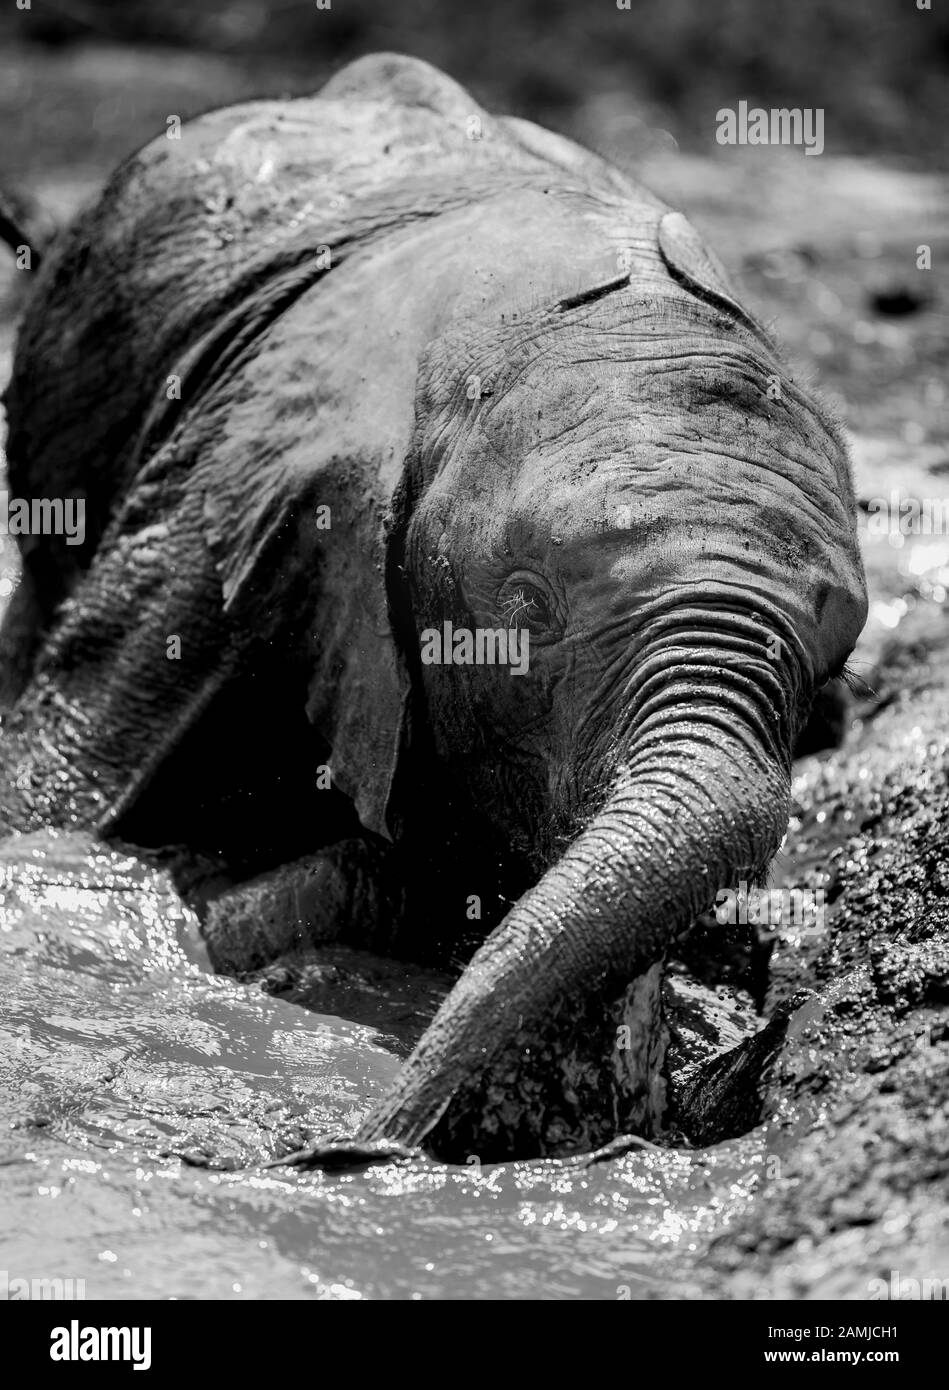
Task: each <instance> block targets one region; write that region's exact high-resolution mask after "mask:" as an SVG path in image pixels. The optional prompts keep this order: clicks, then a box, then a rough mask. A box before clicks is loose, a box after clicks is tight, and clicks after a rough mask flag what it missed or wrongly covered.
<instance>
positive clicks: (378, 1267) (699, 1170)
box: [0, 834, 768, 1299]
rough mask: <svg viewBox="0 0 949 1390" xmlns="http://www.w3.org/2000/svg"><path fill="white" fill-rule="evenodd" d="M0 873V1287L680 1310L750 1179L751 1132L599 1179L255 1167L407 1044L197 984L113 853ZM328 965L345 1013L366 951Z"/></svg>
mask: <svg viewBox="0 0 949 1390" xmlns="http://www.w3.org/2000/svg"><path fill="white" fill-rule="evenodd" d="M0 862H2V868H3V875H2V877H3V891H2V909H0V951H2V954H3V963H2V971H0V1019H2V1024H0V1108H2V1113H3V1116H4V1127H3V1131H2V1138H0V1232H2V1258H0V1268H5V1269H6V1270H8V1271H9V1272H10V1274H11V1275H12V1274H16V1275H20V1276H25V1277H46V1278H49V1277H62V1278H83V1279H84V1280H85V1281H86V1294H87V1296H88V1297H109V1298H129V1297H131V1298H139V1297H147V1296H157V1297H170V1296H173V1297H178V1298H183V1297H214V1298H259V1297H288V1298H297V1297H300V1298H306V1297H317V1298H330V1299H332V1298H366V1297H397V1298H413V1297H414V1298H426V1297H434V1296H438V1297H448V1298H451V1297H458V1298H461V1297H469V1298H470V1297H485V1298H487V1297H510V1298H529V1297H534V1298H537V1297H545V1298H549V1297H577V1296H584V1297H593V1298H617V1297H633V1298H636V1297H642V1296H644V1295H649V1294H653V1295H655V1294H659V1295H661V1296H665V1297H681V1296H689V1295H691V1296H697V1295H699V1294H700V1293H701V1292H702V1291H703V1280H702V1278H701V1277H700V1275H699V1274H698V1273H697V1267H696V1266H697V1256H699V1255H701V1253H702V1251H703V1250H704V1249H705V1247H706V1245H707V1242H708V1240H709V1237H710V1235H711V1234H712V1233H713V1232H715V1231H717V1230H719V1229H720V1228H721V1224H722V1221H723V1219H727V1217H728V1216H729V1214H737V1213H739V1212H741V1211H743V1210H744V1209H745V1208H746V1207H747V1205H748V1203H749V1201H750V1199H751V1196H752V1194H753V1192H754V1190H755V1188H756V1185H757V1183H758V1181H759V1178H760V1174H761V1171H762V1168H763V1166H764V1165H765V1164H766V1162H767V1158H766V1155H767V1152H768V1143H767V1141H766V1136H765V1132H764V1131H761V1132H760V1133H759V1134H757V1135H755V1136H752V1137H750V1138H747V1139H745V1140H742V1141H739V1142H737V1143H733V1144H729V1145H724V1146H721V1147H720V1149H719V1150H718V1151H716V1152H715V1153H709V1154H707V1155H692V1156H687V1155H684V1154H676V1153H674V1152H669V1151H667V1152H662V1151H658V1150H651V1149H642V1150H640V1151H638V1152H635V1153H631V1154H628V1155H626V1156H624V1157H621V1158H618V1159H613V1160H611V1161H608V1162H602V1163H597V1164H593V1165H591V1166H584V1165H583V1164H581V1163H575V1164H571V1163H554V1162H548V1163H531V1164H511V1165H501V1166H497V1167H492V1168H485V1169H484V1170H479V1169H477V1168H475V1167H474V1166H472V1167H471V1168H467V1169H466V1168H453V1169H448V1168H445V1167H442V1166H439V1165H435V1164H429V1163H425V1162H418V1163H410V1164H398V1165H397V1164H387V1165H383V1166H379V1167H375V1168H371V1169H367V1170H362V1171H358V1172H354V1173H345V1174H340V1175H329V1174H324V1173H320V1172H300V1171H297V1170H295V1169H292V1168H277V1169H274V1168H265V1167H263V1166H262V1165H263V1164H264V1163H265V1162H266V1161H267V1160H269V1159H272V1158H273V1157H274V1156H275V1155H282V1154H286V1153H288V1152H290V1151H292V1150H294V1149H296V1148H299V1147H300V1146H301V1145H302V1144H303V1143H304V1142H306V1141H307V1140H312V1139H313V1138H315V1137H320V1136H325V1135H328V1134H332V1133H347V1132H352V1130H353V1129H354V1127H355V1126H356V1124H357V1123H358V1120H359V1118H360V1116H361V1115H362V1114H363V1113H364V1111H365V1110H366V1108H367V1106H368V1105H369V1104H370V1102H371V1101H372V1099H373V1098H374V1097H375V1096H376V1095H377V1094H378V1093H379V1091H380V1090H381V1089H382V1088H383V1087H384V1086H385V1085H386V1084H387V1083H388V1082H389V1081H390V1080H391V1078H392V1076H393V1074H394V1072H395V1071H396V1069H397V1067H398V1065H399V1054H400V1053H401V1052H404V1048H405V1041H404V1038H401V1039H400V1038H399V1037H398V1036H396V1034H395V1033H394V1032H392V1031H387V1028H386V1023H385V1020H384V1019H383V1020H382V1021H381V1023H382V1026H380V1027H376V1026H371V1025H367V1024H361V1023H353V1022H352V1021H348V1020H346V1019H344V1018H341V1017H338V1016H332V1015H328V1014H319V1013H314V1012H312V1011H309V1010H306V1009H303V1008H300V1007H297V1006H296V1005H293V1004H288V1003H284V1002H281V1001H279V1000H277V999H274V998H271V997H270V996H268V995H266V994H264V993H262V992H261V991H260V990H259V989H255V988H253V987H250V986H246V985H241V984H238V983H235V982H233V981H230V980H227V979H222V978H218V977H215V976H213V975H211V974H209V973H208V971H207V969H206V968H205V965H204V962H203V959H202V954H203V953H202V948H201V946H200V943H199V940H198V937H197V933H196V927H195V923H194V921H193V920H192V919H191V918H190V917H189V915H188V913H187V912H185V911H184V910H183V909H182V908H181V906H180V904H179V903H178V901H177V899H176V897H175V895H174V893H173V892H172V890H171V889H170V887H169V886H168V885H167V883H165V882H164V881H163V879H162V878H161V876H160V875H159V874H156V873H154V872H153V871H151V870H150V869H146V868H144V867H143V866H142V865H141V864H139V863H137V862H136V861H135V860H134V859H132V858H131V857H129V856H126V855H123V854H120V853H116V852H113V851H106V850H103V849H102V848H101V847H98V846H94V845H92V844H91V843H89V842H88V841H87V840H86V839H85V838H84V837H82V836H69V835H55V834H54V835H50V836H32V837H28V839H26V840H24V841H19V842H17V841H14V842H13V843H12V844H10V845H8V846H7V848H6V850H5V851H4V853H3V857H2V861H0ZM344 968H345V969H347V971H348V980H349V986H350V988H349V994H348V997H349V998H350V1000H354V999H357V998H358V995H359V983H360V979H361V978H362V976H361V973H360V972H361V967H360V959H359V953H355V952H354V953H350V959H349V960H348V961H341V960H340V959H339V958H338V959H337V961H336V963H335V965H334V970H335V971H336V972H337V973H339V972H340V971H341V970H343V969H344ZM393 974H395V972H393ZM399 976H400V979H399V981H398V990H399V991H400V992H401V996H402V1008H401V1012H400V1018H401V1019H402V1020H403V1021H404V1019H405V1018H406V1017H407V1016H411V1012H412V1009H413V1008H417V1009H418V1013H419V1026H421V1017H422V1015H423V1013H424V1012H426V1010H427V1007H428V1001H427V998H424V999H422V1000H413V999H412V997H411V981H408V982H407V981H406V978H405V972H404V970H402V969H400V970H399ZM393 983H395V982H394V981H393ZM379 985H380V980H379V976H378V973H375V974H373V975H372V979H371V984H367V985H366V987H365V990H364V998H363V1000H362V1007H361V1010H360V1011H361V1012H362V1013H364V1014H366V1013H371V1012H372V1009H373V1007H374V1003H373V1001H374V1000H376V999H377V995H378V989H379ZM419 988H420V993H421V994H422V995H423V996H424V995H425V994H426V992H427V990H428V988H429V986H428V983H427V981H424V980H423V982H422V984H421V985H420V987H419ZM375 1007H377V1009H378V1008H380V1007H384V1006H380V1005H378V1002H376V1005H375ZM354 1011H355V1010H354ZM195 1165H201V1166H195ZM205 1165H210V1166H205ZM706 1291H707V1290H706Z"/></svg>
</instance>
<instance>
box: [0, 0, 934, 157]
mask: <svg viewBox="0 0 949 1390" xmlns="http://www.w3.org/2000/svg"><path fill="white" fill-rule="evenodd" d="M629 3H630V8H629V10H618V9H617V6H616V4H615V0H478V3H467V4H466V3H458V0H331V7H330V8H329V9H318V8H317V3H316V0H162V3H160V4H155V3H153V0H121V3H118V0H32V4H31V8H30V9H28V10H20V9H17V8H16V7H15V5H14V3H13V0H10V2H9V3H7V4H5V5H4V6H3V7H2V10H0V54H2V56H0V120H2V133H3V142H2V165H3V170H4V172H5V173H8V174H14V175H17V176H21V177H29V176H30V175H33V174H38V175H40V176H44V177H45V176H48V175H49V173H50V171H51V170H52V169H54V168H55V167H60V168H68V169H70V170H72V171H73V172H74V173H77V174H78V173H83V172H85V171H87V170H88V171H94V170H96V169H98V168H101V167H102V166H109V165H111V164H114V163H115V161H116V160H117V159H119V158H121V157H122V156H123V155H124V154H126V153H128V152H129V151H130V150H133V149H134V148H135V147H136V146H137V145H139V144H141V143H142V142H143V141H145V140H147V139H148V138H149V137H150V136H151V135H152V134H154V133H155V131H156V130H160V129H162V128H163V124H164V117H165V115H166V114H168V112H169V111H170V110H172V109H173V110H174V111H175V112H176V113H177V114H179V115H181V116H183V117H184V116H189V115H193V114H194V113H195V112H197V111H200V110H202V109H206V108H207V107H209V106H213V105H217V104H221V103H224V102H229V101H235V100H238V99H241V98H243V97H246V96H248V95H277V94H281V93H302V92H311V91H313V90H314V89H315V88H316V87H318V86H319V85H320V84H321V83H322V82H323V81H324V80H325V79H326V77H327V76H328V75H329V74H330V73H331V72H332V71H333V70H334V69H335V68H337V67H338V66H340V65H341V64H343V63H345V62H348V61H349V60H350V59H352V58H355V57H358V56H359V55H360V54H362V53H368V52H372V51H373V50H379V49H396V50H399V51H402V52H406V53H412V54H415V55H417V56H418V57H421V58H426V59H428V60H429V61H430V62H433V63H435V64H436V65H437V66H439V67H442V68H444V69H445V70H446V71H448V72H449V73H451V74H452V75H453V76H454V77H455V78H457V79H458V80H459V81H460V82H462V83H463V84H466V85H468V86H470V87H471V89H472V91H473V93H474V95H475V96H476V97H477V98H478V99H479V100H480V101H481V103H482V105H485V106H487V107H488V108H489V109H491V108H492V107H493V108H496V109H499V110H504V111H508V112H512V113H515V114H518V115H522V116H527V117H529V118H530V119H532V120H536V121H540V122H541V123H542V124H545V125H550V126H553V127H554V128H556V129H558V130H561V131H564V132H565V133H567V134H570V135H573V136H575V137H576V138H578V139H581V140H582V141H584V142H585V143H587V144H592V145H594V146H596V147H598V148H602V147H605V148H606V149H608V150H613V149H615V148H616V147H619V148H620V149H622V148H623V147H624V146H625V147H626V148H627V150H628V152H629V153H631V154H633V155H635V153H636V152H637V148H638V146H639V145H640V143H641V141H642V132H641V130H640V126H641V125H642V124H646V125H647V126H659V127H661V128H665V129H668V130H669V131H670V132H671V134H672V135H673V136H674V137H675V139H676V141H678V143H679V145H680V146H681V147H682V148H683V149H686V150H692V151H698V150H703V149H705V148H706V147H707V146H708V145H709V144H710V143H711V142H712V141H713V140H714V114H715V111H716V110H717V109H718V108H719V107H720V106H722V105H733V104H734V102H735V101H736V100H738V99H739V98H743V99H746V100H748V101H749V103H750V104H752V105H762V106H767V107H770V106H811V107H822V108H824V109H825V111H826V126H827V140H828V152H831V153H836V154H841V153H863V154H867V153H872V154H875V155H878V156H898V157H900V158H901V159H904V160H908V161H911V162H912V163H913V164H916V165H928V166H930V167H932V166H934V165H944V164H945V162H946V159H947V147H949V83H947V81H946V72H947V67H949V7H947V6H945V5H944V4H941V0H934V4H933V9H932V10H931V11H926V10H923V11H921V10H918V9H917V6H916V3H915V0H860V3H858V4H855V3H853V0H629Z"/></svg>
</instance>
